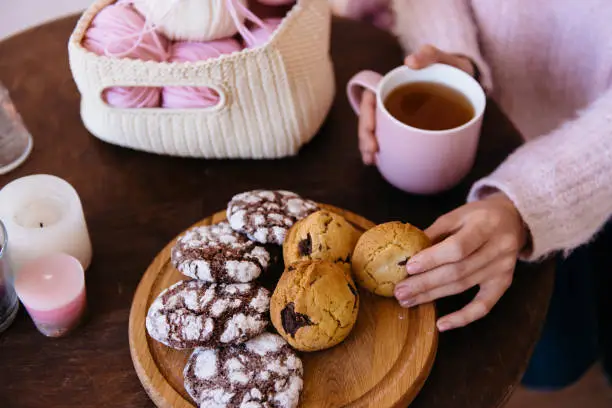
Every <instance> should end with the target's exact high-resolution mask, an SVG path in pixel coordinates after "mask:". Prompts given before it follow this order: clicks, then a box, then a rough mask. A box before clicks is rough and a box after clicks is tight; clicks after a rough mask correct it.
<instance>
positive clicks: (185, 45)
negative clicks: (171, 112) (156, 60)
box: [162, 38, 242, 108]
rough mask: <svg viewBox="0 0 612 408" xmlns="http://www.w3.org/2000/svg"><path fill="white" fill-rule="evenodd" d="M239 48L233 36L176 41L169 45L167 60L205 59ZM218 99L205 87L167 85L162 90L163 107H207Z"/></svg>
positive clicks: (211, 90) (191, 60) (190, 60)
mask: <svg viewBox="0 0 612 408" xmlns="http://www.w3.org/2000/svg"><path fill="white" fill-rule="evenodd" d="M241 49H242V47H241V46H240V43H239V42H238V41H236V40H234V39H233V38H227V39H223V40H216V41H208V42H176V43H174V44H172V46H170V58H169V61H170V62H194V61H206V60H207V59H210V58H218V57H220V56H221V55H223V54H231V53H233V52H236V51H240V50H241ZM219 99H220V98H219V94H218V93H217V92H216V91H215V90H214V89H211V88H207V87H193V86H168V87H165V88H164V89H163V90H162V106H163V107H164V108H209V107H211V106H215V105H216V104H217V103H219Z"/></svg>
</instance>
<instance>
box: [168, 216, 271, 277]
mask: <svg viewBox="0 0 612 408" xmlns="http://www.w3.org/2000/svg"><path fill="white" fill-rule="evenodd" d="M269 263H270V254H269V253H268V251H267V250H266V249H265V248H264V247H263V246H261V245H259V244H257V243H255V242H253V241H250V240H249V239H248V238H247V237H246V236H244V235H242V234H240V233H238V232H236V231H234V230H233V229H232V228H231V227H230V225H229V224H228V223H227V222H222V223H220V224H214V225H208V226H203V227H195V228H192V229H190V230H188V231H187V232H186V233H185V234H184V235H182V236H181V237H179V239H178V240H177V243H176V245H175V246H174V248H173V249H172V264H173V265H174V266H175V267H176V268H177V269H178V270H179V272H181V273H182V274H184V275H185V276H188V277H190V278H193V279H199V280H203V281H206V282H220V283H246V282H251V281H253V280H255V279H256V278H257V277H259V275H260V274H261V273H262V272H263V271H265V270H266V269H267V268H268V265H269Z"/></svg>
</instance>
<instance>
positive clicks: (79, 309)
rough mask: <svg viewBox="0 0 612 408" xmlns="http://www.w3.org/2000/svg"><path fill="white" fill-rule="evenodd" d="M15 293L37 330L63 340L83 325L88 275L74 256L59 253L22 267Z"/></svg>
mask: <svg viewBox="0 0 612 408" xmlns="http://www.w3.org/2000/svg"><path fill="white" fill-rule="evenodd" d="M15 290H16V292H17V295H18V296H19V299H20V300H21V303H23V306H24V307H25V308H26V310H27V311H28V314H29V315H30V317H31V318H32V320H33V321H34V324H35V325H36V328H37V329H38V331H40V332H41V333H42V334H44V335H45V336H48V337H62V336H64V335H66V334H68V333H69V332H71V331H72V330H73V329H74V328H75V327H77V326H78V325H79V323H80V322H81V320H82V318H83V316H84V314H85V308H86V303H87V302H86V296H85V273H84V271H83V266H82V265H81V263H80V262H79V260H78V259H76V258H75V257H73V256H70V255H68V254H62V253H56V254H50V255H44V256H41V257H39V258H37V259H35V260H33V261H29V262H27V263H25V264H24V265H23V267H22V268H21V269H20V270H19V273H18V274H17V277H16V278H15Z"/></svg>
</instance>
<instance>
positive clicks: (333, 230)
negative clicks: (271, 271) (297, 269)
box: [283, 210, 360, 269]
mask: <svg viewBox="0 0 612 408" xmlns="http://www.w3.org/2000/svg"><path fill="white" fill-rule="evenodd" d="M359 234H360V233H359V232H358V231H357V230H356V229H355V228H354V227H353V226H352V225H351V224H350V223H349V222H348V221H347V220H345V219H344V217H342V216H341V215H338V214H336V213H333V212H331V211H327V210H320V211H317V212H315V213H312V214H310V215H309V216H308V217H306V218H304V219H303V220H301V221H299V222H298V223H297V224H295V225H294V226H293V228H291V229H290V230H289V233H288V235H287V238H286V239H285V243H284V244H283V257H284V259H285V265H291V264H292V263H294V262H297V261H306V260H315V259H318V260H323V261H330V262H335V263H337V264H340V265H343V266H346V267H347V268H349V269H350V262H351V254H352V253H353V248H355V244H356V243H357V240H358V239H359Z"/></svg>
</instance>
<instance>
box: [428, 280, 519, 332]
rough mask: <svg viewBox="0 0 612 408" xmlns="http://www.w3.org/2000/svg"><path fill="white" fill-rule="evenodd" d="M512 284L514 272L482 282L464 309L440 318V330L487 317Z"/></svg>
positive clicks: (461, 325) (450, 328)
mask: <svg viewBox="0 0 612 408" xmlns="http://www.w3.org/2000/svg"><path fill="white" fill-rule="evenodd" d="M511 284H512V273H511V271H510V272H509V273H505V274H503V275H501V276H499V277H497V278H495V279H492V280H488V281H486V282H483V283H481V285H480V291H479V292H478V294H477V295H476V297H475V298H474V300H472V301H471V302H470V303H469V304H468V305H467V306H465V307H464V308H463V309H461V310H459V311H457V312H454V313H451V314H449V315H446V316H444V317H442V318H440V319H438V322H437V326H438V330H440V331H446V330H452V329H456V328H459V327H463V326H466V325H468V324H470V323H472V322H474V321H476V320H479V319H482V318H483V317H485V316H486V315H487V314H488V313H489V312H490V311H491V309H492V308H493V306H495V304H496V303H497V302H498V301H499V299H501V297H502V296H503V294H504V293H505V292H506V290H508V288H509V287H510V285H511Z"/></svg>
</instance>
